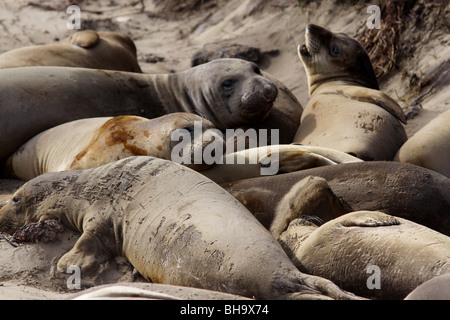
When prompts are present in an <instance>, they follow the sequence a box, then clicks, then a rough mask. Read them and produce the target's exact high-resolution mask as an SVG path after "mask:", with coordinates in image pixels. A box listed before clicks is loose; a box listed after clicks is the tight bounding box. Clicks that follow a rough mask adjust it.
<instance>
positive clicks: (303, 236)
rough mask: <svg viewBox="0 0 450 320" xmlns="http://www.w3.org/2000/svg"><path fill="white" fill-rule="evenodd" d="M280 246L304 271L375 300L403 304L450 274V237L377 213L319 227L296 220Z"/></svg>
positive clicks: (349, 215)
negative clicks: (421, 287) (420, 288)
mask: <svg viewBox="0 0 450 320" xmlns="http://www.w3.org/2000/svg"><path fill="white" fill-rule="evenodd" d="M280 241H281V243H282V245H283V247H284V248H285V250H286V252H288V254H289V255H290V256H291V258H292V260H293V261H294V263H295V262H296V265H297V267H298V268H299V270H300V271H303V272H306V273H308V274H314V275H317V276H321V277H324V278H327V279H330V280H332V281H333V282H335V283H336V284H338V285H339V286H340V287H342V288H344V289H346V290H348V291H351V292H353V293H355V294H357V295H360V296H363V297H367V298H371V299H403V298H405V297H406V296H407V295H408V293H409V292H411V290H413V289H414V288H416V287H417V286H419V285H420V284H421V283H423V282H425V281H427V280H429V279H431V278H433V277H435V276H438V275H440V274H444V273H448V272H450V237H448V236H446V235H443V234H442V233H439V232H436V231H434V230H431V229H429V228H427V227H424V226H422V225H420V224H417V223H413V222H411V221H409V220H406V219H402V218H397V217H393V216H391V215H387V214H385V213H382V212H378V211H356V212H352V213H347V214H345V215H342V216H341V217H339V218H336V219H333V220H330V221H328V222H326V223H325V224H323V225H321V226H319V227H317V226H314V225H313V224H311V223H310V222H307V221H306V222H305V221H304V220H302V219H299V220H294V221H293V222H291V224H290V225H289V228H288V229H287V230H286V231H285V232H284V233H283V234H282V235H281V237H280ZM371 266H372V268H373V269H372V268H371V269H368V268H369V267H371ZM375 268H376V269H375ZM374 270H377V271H376V272H379V274H378V276H379V278H378V279H376V280H375V278H374V277H371V276H372V275H373V274H374Z"/></svg>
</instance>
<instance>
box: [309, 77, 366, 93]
mask: <svg viewBox="0 0 450 320" xmlns="http://www.w3.org/2000/svg"><path fill="white" fill-rule="evenodd" d="M330 84H337V85H348V86H358V87H364V88H370V87H368V86H367V84H366V83H364V82H363V81H359V80H358V79H354V78H352V77H349V76H342V77H335V76H333V78H326V79H320V80H316V81H314V83H313V84H312V85H309V96H310V97H311V96H312V95H313V93H314V92H317V91H318V90H319V88H320V87H321V86H323V85H327V86H328V85H330ZM371 89H372V88H371Z"/></svg>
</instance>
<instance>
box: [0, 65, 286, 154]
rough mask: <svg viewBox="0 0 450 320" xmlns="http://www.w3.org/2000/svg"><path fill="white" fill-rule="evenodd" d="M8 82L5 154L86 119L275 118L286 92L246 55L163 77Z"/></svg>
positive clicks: (48, 77) (2, 113)
mask: <svg viewBox="0 0 450 320" xmlns="http://www.w3.org/2000/svg"><path fill="white" fill-rule="evenodd" d="M0 79H3V80H0V92H2V95H1V96H0V122H1V123H0V124H1V125H0V145H2V150H1V151H0V159H4V158H5V157H6V156H9V155H10V154H11V153H12V152H14V151H15V150H17V148H19V147H20V146H21V145H23V144H24V143H25V142H26V141H28V140H29V139H31V138H32V137H33V136H35V135H37V134H39V133H40V132H42V131H44V130H46V129H49V128H52V127H55V126H57V125H59V124H62V123H65V122H69V121H72V120H78V119H83V118H92V117H104V116H108V117H109V116H119V115H137V116H142V117H146V118H150V119H151V118H156V117H159V116H162V115H165V114H168V113H173V112H188V113H195V114H199V115H201V116H203V117H205V118H206V119H208V120H210V121H211V122H213V123H214V125H215V126H216V127H217V128H218V129H220V130H224V129H226V128H231V127H235V126H239V125H246V124H249V123H255V122H259V121H262V120H264V119H265V118H266V117H267V115H268V113H269V111H270V109H271V107H272V105H273V102H274V100H275V99H276V96H277V94H278V89H277V87H276V85H275V84H274V83H273V82H271V81H270V80H268V79H266V78H264V77H263V76H262V75H261V74H260V70H259V68H258V67H257V66H256V65H254V64H253V63H250V62H247V61H243V60H239V59H221V60H214V61H212V62H210V63H207V64H203V65H200V66H198V67H195V68H191V69H188V70H186V71H183V72H180V73H176V74H160V75H154V74H139V73H131V72H121V71H108V70H93V69H86V68H64V67H27V68H14V69H4V70H0ZM43 88H45V89H43ZM3 93H4V94H3ZM24 115H26V116H24Z"/></svg>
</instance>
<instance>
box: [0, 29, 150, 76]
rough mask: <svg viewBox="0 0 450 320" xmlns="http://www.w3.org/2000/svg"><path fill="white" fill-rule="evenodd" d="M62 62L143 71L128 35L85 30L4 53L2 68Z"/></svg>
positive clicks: (86, 66) (63, 64) (79, 65)
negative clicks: (64, 37) (49, 42)
mask: <svg viewBox="0 0 450 320" xmlns="http://www.w3.org/2000/svg"><path fill="white" fill-rule="evenodd" d="M29 66H61V67H80V68H93V69H107V70H122V71H130V72H142V71H141V68H140V67H139V64H138V61H137V58H136V46H135V44H134V42H133V40H131V39H130V38H129V37H128V36H126V35H122V34H118V33H114V32H106V31H102V32H95V31H93V30H83V31H79V32H77V33H74V34H73V35H71V36H69V37H67V38H66V39H64V40H62V41H60V42H57V43H53V44H46V45H39V46H31V47H24V48H18V49H14V50H11V51H7V52H5V53H3V54H1V55H0V69H5V68H17V67H29Z"/></svg>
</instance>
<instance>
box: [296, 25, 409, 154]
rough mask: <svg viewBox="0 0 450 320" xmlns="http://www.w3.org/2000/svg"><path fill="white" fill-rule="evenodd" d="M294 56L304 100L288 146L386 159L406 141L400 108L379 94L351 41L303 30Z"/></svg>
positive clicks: (369, 68) (324, 31)
mask: <svg viewBox="0 0 450 320" xmlns="http://www.w3.org/2000/svg"><path fill="white" fill-rule="evenodd" d="M305 33H306V42H305V44H303V45H300V46H299V47H298V54H299V57H300V59H301V61H302V62H303V66H304V67H305V70H306V74H307V77H308V87H309V95H310V99H309V101H308V104H307V105H306V107H305V108H304V110H303V113H302V117H301V121H300V126H299V128H298V130H297V133H296V134H295V137H294V140H293V142H294V143H300V144H304V145H316V146H322V147H328V148H334V149H337V150H340V151H343V152H347V153H350V154H353V155H355V156H356V157H358V158H360V159H363V160H392V159H393V158H394V156H395V153H396V152H397V150H398V149H399V148H400V147H401V146H402V144H403V143H404V142H405V141H406V140H407V135H406V132H405V129H404V128H403V126H402V124H401V123H400V121H401V122H404V123H406V117H405V115H404V113H403V110H402V109H401V107H400V106H399V105H398V104H397V103H396V102H395V101H394V100H393V99H391V98H390V97H389V96H387V95H386V94H384V93H383V92H381V91H379V88H378V83H377V80H376V77H375V73H374V71H373V69H372V65H371V63H370V59H369V56H368V55H367V52H366V51H365V50H364V48H363V47H362V46H361V45H360V44H359V43H358V41H356V40H355V39H353V38H352V37H350V36H348V35H346V34H343V33H332V32H330V31H328V30H327V29H324V28H322V27H319V26H316V25H312V24H310V25H308V26H307V27H306V32H305Z"/></svg>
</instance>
